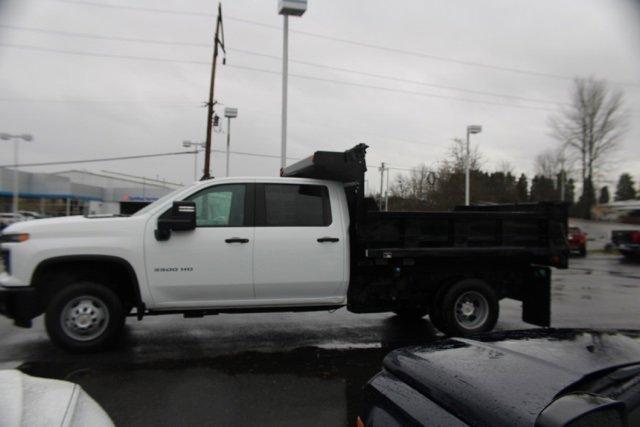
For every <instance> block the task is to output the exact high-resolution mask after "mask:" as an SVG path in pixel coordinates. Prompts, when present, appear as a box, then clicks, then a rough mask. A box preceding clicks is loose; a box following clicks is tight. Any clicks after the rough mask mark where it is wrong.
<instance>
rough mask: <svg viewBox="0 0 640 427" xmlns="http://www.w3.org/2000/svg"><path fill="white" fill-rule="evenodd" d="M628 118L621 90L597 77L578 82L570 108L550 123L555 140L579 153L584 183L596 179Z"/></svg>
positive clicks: (623, 129)
mask: <svg viewBox="0 0 640 427" xmlns="http://www.w3.org/2000/svg"><path fill="white" fill-rule="evenodd" d="M625 118H626V117H625V114H624V112H623V93H622V92H621V91H619V90H611V89H610V88H609V87H608V86H607V84H606V83H605V82H604V81H602V80H595V79H593V78H580V79H576V80H575V81H574V87H573V90H572V95H571V104H570V106H569V107H568V108H567V109H565V110H564V111H563V112H562V113H560V114H559V115H558V116H556V117H554V118H552V120H551V122H550V124H551V128H552V134H553V135H554V137H555V138H556V139H558V140H559V141H560V142H561V143H562V144H563V145H564V146H566V147H567V148H568V149H569V150H571V151H572V152H574V153H576V154H577V157H578V159H579V161H580V166H581V168H580V169H581V174H582V181H583V183H584V182H585V180H587V179H588V180H590V181H592V180H593V177H594V173H595V172H597V170H598V168H600V167H601V166H602V164H603V163H604V162H605V161H606V158H607V156H608V155H609V154H611V152H612V151H613V150H614V149H615V148H616V147H617V146H618V144H619V142H620V139H621V137H622V135H623V134H624V132H625V131H626V120H625Z"/></svg>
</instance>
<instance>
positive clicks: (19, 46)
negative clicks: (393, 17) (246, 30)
mask: <svg viewBox="0 0 640 427" xmlns="http://www.w3.org/2000/svg"><path fill="white" fill-rule="evenodd" d="M56 1H57V0H56ZM0 46H5V47H10V48H15V49H23V50H33V51H38V52H51V53H58V54H67V55H77V56H93V57H99V58H120V59H129V60H143V61H155V62H166V63H184V64H197V65H208V66H210V65H211V64H210V63H209V62H205V61H193V60H181V59H172V58H158V57H151V56H135V55H120V54H110V53H97V52H84V51H73V50H63V49H55V48H45V47H39V46H32V45H24V44H15V43H0ZM227 67H229V68H235V69H240V70H247V71H254V72H260V73H266V74H274V75H280V72H279V71H272V70H265V69H262V68H255V67H248V66H242V65H229V64H227ZM289 76H290V77H295V78H299V79H304V80H313V81H321V82H327V83H335V84H340V85H345V86H353V87H360V88H367V89H375V90H381V91H385V92H395V93H404V94H408V95H416V96H422V97H427V98H437V99H449V100H454V101H461V102H468V103H474V104H485V105H498V106H503V107H512V108H525V109H531V110H540V111H553V110H549V109H548V108H542V107H534V106H529V105H518V104H508V103H503V102H493V101H482V100H476V99H468V98H460V97H452V96H446V95H438V94H432V93H426V92H417V91H410V90H403V89H394V88H388V87H383V86H376V85H369V84H364V83H354V82H348V81H344V80H335V79H325V78H322V77H314V76H307V75H304V74H294V73H290V74H289Z"/></svg>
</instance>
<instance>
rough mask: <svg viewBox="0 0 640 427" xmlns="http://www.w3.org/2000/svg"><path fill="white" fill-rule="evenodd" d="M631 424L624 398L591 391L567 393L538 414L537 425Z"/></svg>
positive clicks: (566, 426)
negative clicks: (596, 393)
mask: <svg viewBox="0 0 640 427" xmlns="http://www.w3.org/2000/svg"><path fill="white" fill-rule="evenodd" d="M605 425H606V426H615V427H617V426H619V427H626V426H627V413H626V405H625V404H624V403H623V402H620V401H617V400H613V399H610V398H608V397H603V396H598V395H594V394H587V393H575V394H567V395H565V396H562V397H559V398H558V399H556V400H554V401H553V402H551V403H550V404H549V406H547V407H546V408H544V409H543V411H542V412H541V413H540V415H538V418H537V419H536V422H535V427H568V426H570V427H582V426H605Z"/></svg>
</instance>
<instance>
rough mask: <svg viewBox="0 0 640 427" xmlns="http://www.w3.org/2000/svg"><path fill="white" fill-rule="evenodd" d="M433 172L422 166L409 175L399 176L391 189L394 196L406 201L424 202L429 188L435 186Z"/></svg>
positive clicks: (412, 170)
mask: <svg viewBox="0 0 640 427" xmlns="http://www.w3.org/2000/svg"><path fill="white" fill-rule="evenodd" d="M433 179H434V175H433V172H432V171H431V170H430V169H429V168H428V167H427V165H425V164H421V165H419V166H417V167H415V168H413V169H411V172H409V175H408V176H407V175H398V176H397V177H396V179H395V182H394V184H393V186H392V188H391V194H392V195H393V196H397V197H402V198H405V199H416V200H424V199H425V198H426V196H427V192H428V191H429V188H430V187H431V186H432V185H433Z"/></svg>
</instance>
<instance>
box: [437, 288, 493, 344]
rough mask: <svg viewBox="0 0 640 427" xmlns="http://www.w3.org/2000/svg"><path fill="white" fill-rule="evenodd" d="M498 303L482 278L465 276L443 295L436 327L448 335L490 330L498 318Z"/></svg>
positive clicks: (491, 289)
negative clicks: (465, 277) (467, 277)
mask: <svg viewBox="0 0 640 427" xmlns="http://www.w3.org/2000/svg"><path fill="white" fill-rule="evenodd" d="M499 312H500V305H499V302H498V297H497V295H496V292H495V291H494V290H493V288H492V287H491V286H489V285H488V284H487V283H485V282H483V281H482V280H478V279H465V280H461V281H460V282H458V283H456V284H454V285H453V286H451V287H450V288H449V289H448V290H447V291H446V292H445V294H444V296H443V297H442V304H441V311H440V316H441V318H438V316H436V322H437V323H440V322H442V324H441V325H440V326H442V327H440V326H438V325H436V324H435V323H434V325H436V327H437V328H438V329H440V330H442V331H443V332H445V333H446V334H448V335H455V336H467V335H471V334H474V333H478V332H486V331H490V330H492V329H493V328H494V326H495V325H496V322H497V321H498V315H499Z"/></svg>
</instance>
